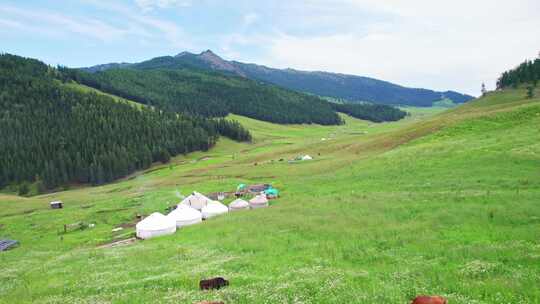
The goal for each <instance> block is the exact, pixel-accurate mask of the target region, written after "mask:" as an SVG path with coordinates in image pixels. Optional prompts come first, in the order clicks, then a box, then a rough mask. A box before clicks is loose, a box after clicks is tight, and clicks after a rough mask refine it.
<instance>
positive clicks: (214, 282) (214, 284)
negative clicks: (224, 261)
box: [199, 277, 229, 290]
mask: <svg viewBox="0 0 540 304" xmlns="http://www.w3.org/2000/svg"><path fill="white" fill-rule="evenodd" d="M225 286H229V281H227V280H225V279H224V278H221V277H217V278H212V279H208V280H201V281H200V282H199V287H200V288H201V290H209V289H220V288H221V287H225Z"/></svg>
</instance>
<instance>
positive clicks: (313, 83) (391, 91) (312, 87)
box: [84, 50, 473, 107]
mask: <svg viewBox="0 0 540 304" xmlns="http://www.w3.org/2000/svg"><path fill="white" fill-rule="evenodd" d="M111 68H131V69H140V70H149V69H162V68H167V69H183V68H195V69H203V70H212V71H220V72H224V73H226V74H230V75H238V76H242V77H247V78H250V79H254V80H258V81H264V82H267V83H272V84H275V85H278V86H281V87H284V88H288V89H292V90H296V91H299V92H306V93H310V94H314V95H318V96H327V97H333V98H340V99H346V100H349V101H351V102H356V101H364V102H372V103H377V104H389V105H409V106H422V107H429V106H432V105H433V104H434V103H436V102H437V101H440V100H443V99H449V100H452V101H453V102H454V103H456V104H459V103H464V102H466V101H469V100H471V99H472V98H473V97H472V96H469V95H466V94H461V93H458V92H454V91H446V92H436V91H432V90H427V89H417V88H406V87H403V86H399V85H396V84H393V83H390V82H386V81H381V80H377V79H373V78H369V77H361V76H354V75H345V74H336V73H328V72H306V71H298V70H293V69H284V70H281V69H274V68H269V67H266V66H262V65H256V64H246V63H242V62H237V61H227V60H224V59H222V58H221V57H219V56H218V55H216V54H215V53H213V52H212V51H210V50H208V51H205V52H202V53H200V54H192V53H189V52H182V53H180V54H178V55H176V56H174V57H173V56H163V57H157V58H153V59H150V60H148V61H143V62H140V63H134V64H127V63H121V64H116V63H112V64H104V65H98V66H94V67H89V68H85V69H84V70H86V71H89V72H98V71H104V70H108V69H111Z"/></svg>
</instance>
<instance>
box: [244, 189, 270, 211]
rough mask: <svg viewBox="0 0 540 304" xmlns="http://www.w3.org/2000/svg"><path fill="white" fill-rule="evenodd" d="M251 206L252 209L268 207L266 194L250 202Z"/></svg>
mask: <svg viewBox="0 0 540 304" xmlns="http://www.w3.org/2000/svg"><path fill="white" fill-rule="evenodd" d="M249 206H250V207H251V208H252V209H256V208H264V207H268V199H267V198H266V195H265V194H264V193H263V194H259V195H257V196H255V197H254V198H252V199H250V200H249Z"/></svg>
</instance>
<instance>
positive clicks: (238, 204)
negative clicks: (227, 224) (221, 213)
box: [229, 198, 249, 208]
mask: <svg viewBox="0 0 540 304" xmlns="http://www.w3.org/2000/svg"><path fill="white" fill-rule="evenodd" d="M246 207H249V203H248V202H246V201H245V200H243V199H241V198H239V199H236V200H234V201H233V202H231V203H230V204H229V208H246Z"/></svg>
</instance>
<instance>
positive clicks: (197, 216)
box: [135, 192, 268, 239]
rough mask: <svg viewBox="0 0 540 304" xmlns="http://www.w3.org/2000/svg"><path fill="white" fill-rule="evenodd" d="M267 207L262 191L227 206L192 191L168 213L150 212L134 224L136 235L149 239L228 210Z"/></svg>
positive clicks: (170, 232) (171, 232)
mask: <svg viewBox="0 0 540 304" xmlns="http://www.w3.org/2000/svg"><path fill="white" fill-rule="evenodd" d="M264 207H268V199H267V198H266V195H265V194H264V193H261V194H259V195H257V196H255V197H253V198H252V199H251V200H249V202H247V201H245V200H243V199H240V198H239V199H236V200H235V201H233V202H231V203H230V204H229V206H228V207H227V206H225V205H224V204H222V203H220V202H218V201H213V200H211V199H209V198H208V197H206V196H204V195H202V194H200V193H199V192H193V193H192V194H191V195H190V196H188V197H186V198H185V199H183V200H182V202H180V204H178V206H177V207H176V209H174V210H173V211H171V212H170V213H169V214H168V215H166V216H165V215H163V214H161V213H159V212H155V213H152V214H151V215H149V216H148V217H146V218H144V219H143V220H142V221H140V222H138V223H137V225H136V226H135V228H136V231H137V237H138V238H140V239H149V238H153V237H156V236H160V235H167V234H173V233H174V232H176V229H177V228H181V227H184V226H189V225H194V224H197V223H200V222H202V220H203V219H209V218H211V217H214V216H218V215H221V214H225V213H227V212H229V211H238V210H246V209H256V208H264Z"/></svg>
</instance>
